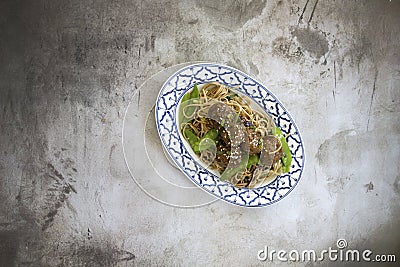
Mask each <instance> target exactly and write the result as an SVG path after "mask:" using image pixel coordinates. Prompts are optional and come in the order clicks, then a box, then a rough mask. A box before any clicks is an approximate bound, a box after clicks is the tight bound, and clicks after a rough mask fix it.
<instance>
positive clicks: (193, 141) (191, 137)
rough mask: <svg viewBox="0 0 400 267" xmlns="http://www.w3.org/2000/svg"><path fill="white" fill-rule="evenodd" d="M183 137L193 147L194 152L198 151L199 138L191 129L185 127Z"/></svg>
mask: <svg viewBox="0 0 400 267" xmlns="http://www.w3.org/2000/svg"><path fill="white" fill-rule="evenodd" d="M184 133H185V137H186V139H187V141H188V142H189V145H190V147H191V148H192V149H193V151H194V152H195V153H200V150H199V142H200V141H199V138H198V137H197V136H196V135H195V134H194V132H193V131H192V130H191V129H187V128H186V129H185V131H184Z"/></svg>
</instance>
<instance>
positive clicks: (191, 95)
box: [179, 84, 200, 124]
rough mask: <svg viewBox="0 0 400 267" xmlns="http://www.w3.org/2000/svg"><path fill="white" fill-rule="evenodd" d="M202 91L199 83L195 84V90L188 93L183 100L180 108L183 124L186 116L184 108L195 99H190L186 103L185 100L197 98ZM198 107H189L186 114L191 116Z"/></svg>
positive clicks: (180, 117)
mask: <svg viewBox="0 0 400 267" xmlns="http://www.w3.org/2000/svg"><path fill="white" fill-rule="evenodd" d="M199 95H200V92H199V88H198V87H197V84H195V85H194V87H193V90H192V91H191V92H188V93H186V94H185V95H184V96H183V97H182V100H181V106H180V109H179V123H180V124H181V123H182V122H183V121H184V117H186V116H185V115H184V113H183V109H184V108H185V107H186V106H187V105H188V104H191V103H193V102H194V101H190V102H187V103H185V101H188V100H192V99H196V98H199ZM195 110H196V108H195V107H189V108H187V109H186V110H185V111H186V112H185V113H186V115H188V117H191V116H192V115H193V113H194V112H195Z"/></svg>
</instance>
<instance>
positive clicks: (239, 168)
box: [219, 155, 249, 181]
mask: <svg viewBox="0 0 400 267" xmlns="http://www.w3.org/2000/svg"><path fill="white" fill-rule="evenodd" d="M248 159H249V156H248V155H243V156H242V161H241V162H240V164H239V166H237V167H235V168H230V169H226V170H225V171H224V172H223V173H222V175H221V177H220V178H219V179H220V180H221V181H225V180H226V179H228V178H231V177H232V176H234V175H235V174H237V173H238V172H240V171H242V170H244V169H245V168H246V165H247V162H248Z"/></svg>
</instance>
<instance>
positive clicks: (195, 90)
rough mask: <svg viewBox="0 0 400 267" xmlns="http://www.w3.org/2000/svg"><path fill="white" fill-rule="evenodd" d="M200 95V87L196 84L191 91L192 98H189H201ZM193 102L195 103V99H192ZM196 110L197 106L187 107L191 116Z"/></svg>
mask: <svg viewBox="0 0 400 267" xmlns="http://www.w3.org/2000/svg"><path fill="white" fill-rule="evenodd" d="M199 95H200V92H199V88H198V87H197V84H195V85H194V87H193V90H192V92H191V93H190V98H189V99H190V100H193V99H197V98H199ZM191 102H192V103H193V102H194V101H191ZM192 103H191V104H192ZM195 110H196V108H195V107H188V108H187V109H186V111H187V115H188V116H189V117H191V116H192V115H193V113H194V112H195Z"/></svg>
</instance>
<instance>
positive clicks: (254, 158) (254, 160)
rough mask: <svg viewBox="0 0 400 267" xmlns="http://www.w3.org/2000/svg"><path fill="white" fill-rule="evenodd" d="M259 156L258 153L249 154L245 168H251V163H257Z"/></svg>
mask: <svg viewBox="0 0 400 267" xmlns="http://www.w3.org/2000/svg"><path fill="white" fill-rule="evenodd" d="M259 160H260V157H259V156H258V155H250V157H249V161H248V162H247V167H246V168H247V169H249V168H251V166H253V165H257V164H258V161H259Z"/></svg>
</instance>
